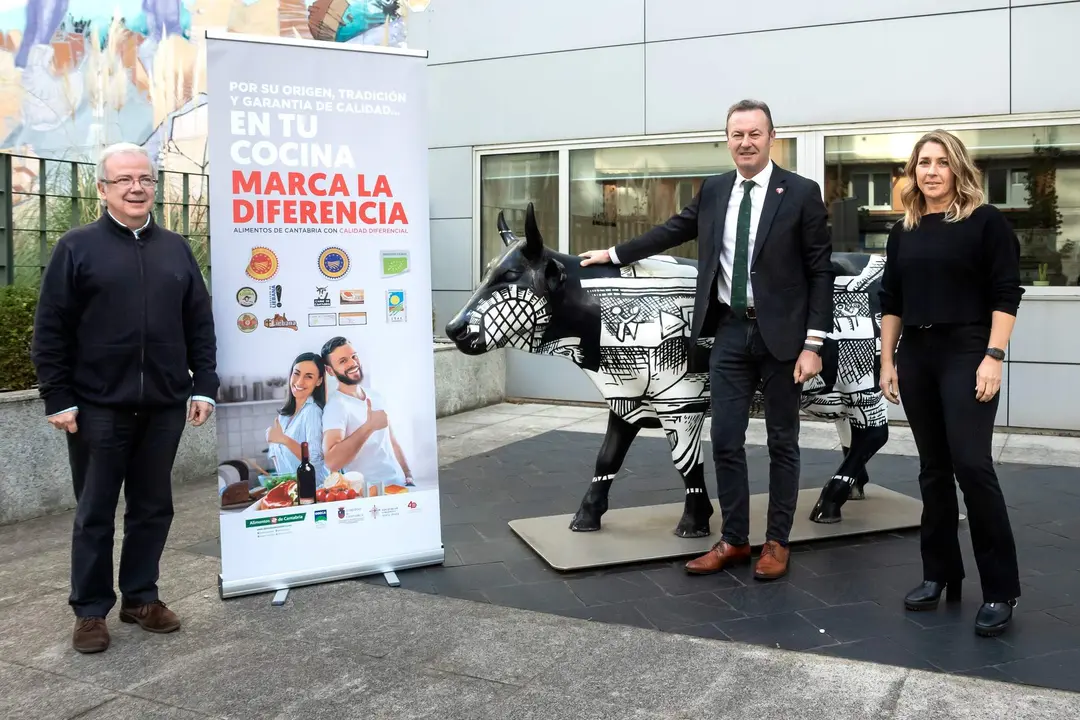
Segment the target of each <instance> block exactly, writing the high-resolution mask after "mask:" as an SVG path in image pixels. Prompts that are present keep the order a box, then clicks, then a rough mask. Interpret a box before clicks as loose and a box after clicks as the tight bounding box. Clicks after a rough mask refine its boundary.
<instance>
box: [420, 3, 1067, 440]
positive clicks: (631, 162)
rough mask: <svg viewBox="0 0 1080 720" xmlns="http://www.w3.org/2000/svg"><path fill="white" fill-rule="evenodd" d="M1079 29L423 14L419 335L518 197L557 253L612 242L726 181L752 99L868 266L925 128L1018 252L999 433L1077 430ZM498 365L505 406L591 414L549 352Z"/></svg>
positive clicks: (517, 225) (626, 12)
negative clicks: (737, 106)
mask: <svg viewBox="0 0 1080 720" xmlns="http://www.w3.org/2000/svg"><path fill="white" fill-rule="evenodd" d="M1077 28H1080V1H1071V2H1052V1H1049V0H1012V1H1011V2H1009V0H895V1H894V2H889V3H877V2H865V1H864V0H821V1H819V2H805V1H804V0H775V1H774V2H771V3H768V4H767V5H761V6H752V5H751V6H741V7H740V8H738V9H737V10H736V9H734V8H732V7H731V6H730V5H729V4H728V3H720V2H702V3H675V2H671V1H670V0H593V2H587V3H583V2H570V1H569V0H558V1H556V0H550V1H548V2H542V3H541V2H514V3H508V2H502V1H500V0H453V2H439V3H432V6H431V8H429V9H428V11H427V12H425V13H423V14H422V15H413V16H412V17H411V18H410V23H409V45H410V46H411V47H414V48H415V47H419V48H426V49H428V51H429V53H430V57H429V64H430V109H431V125H430V138H429V146H430V148H431V151H430V163H431V194H432V200H431V211H432V212H431V217H432V221H431V242H432V252H433V262H432V267H433V278H432V280H433V287H434V289H435V305H436V327H437V329H439V330H440V331H441V328H442V326H443V325H444V324H445V322H446V321H447V320H448V319H449V318H450V317H451V316H452V315H453V314H454V313H455V312H456V311H457V310H458V309H459V308H460V307H461V305H462V304H463V303H464V302H465V301H466V299H467V298H468V297H469V295H470V293H471V290H472V289H473V288H474V287H476V285H477V283H478V282H479V281H480V278H481V276H482V274H483V269H484V267H485V266H486V265H487V263H488V262H489V261H490V260H491V259H492V258H494V257H497V256H498V254H499V253H500V252H501V249H502V245H501V241H500V240H499V237H498V233H497V231H496V226H495V223H496V218H497V216H498V213H499V212H500V211H502V212H504V213H505V216H506V218H507V220H508V222H509V223H510V224H511V227H512V228H514V229H515V230H517V231H518V232H520V231H521V230H522V225H523V222H524V220H523V217H524V209H525V206H526V204H527V203H528V202H532V203H534V205H535V208H536V210H537V213H538V220H539V225H540V228H541V230H542V232H543V234H544V237H545V240H546V242H547V243H548V244H549V245H551V246H552V247H558V248H559V249H561V250H562V251H564V252H570V253H579V252H582V251H584V250H588V249H594V248H606V247H609V246H611V245H613V244H615V243H617V242H620V241H622V240H625V239H629V238H630V237H633V236H634V235H636V234H638V233H640V232H642V231H644V230H646V229H647V228H649V227H651V226H653V225H655V224H657V223H660V222H663V221H664V220H666V219H667V218H668V217H669V216H670V215H672V214H673V213H675V212H678V210H679V209H681V208H682V206H683V205H684V204H685V203H686V202H687V201H688V200H689V199H690V198H691V197H692V196H693V194H694V193H695V192H696V190H697V188H698V187H699V185H700V182H701V180H702V178H704V177H705V176H708V175H711V174H715V173H721V172H725V171H727V170H730V169H732V168H733V163H732V161H731V158H730V156H729V155H728V151H727V148H726V145H725V142H724V141H725V138H724V118H725V114H726V109H727V107H728V106H729V105H730V104H731V103H733V102H735V101H737V100H739V99H742V98H744V97H752V98H757V99H761V100H765V101H766V102H768V103H769V104H770V106H771V108H772V111H773V116H774V121H775V123H776V126H777V138H778V139H777V142H776V144H775V147H774V152H773V159H774V160H775V161H776V162H777V163H778V164H780V165H781V166H783V167H785V168H788V169H790V170H793V171H795V172H798V173H800V174H802V175H805V176H808V177H811V178H813V179H814V180H816V181H817V182H818V183H819V184H820V186H821V188H822V192H823V194H824V198H823V199H824V200H825V203H826V206H827V207H828V209H829V215H830V225H831V231H832V234H833V241H834V247H835V249H837V250H856V251H866V252H877V253H880V252H884V242H885V238H886V236H887V233H888V228H889V226H890V224H891V223H892V222H894V221H895V220H896V219H898V218H899V217H901V215H902V211H901V205H900V202H899V194H900V191H901V189H902V183H901V175H902V172H901V170H902V167H903V164H904V162H905V161H906V159H907V157H908V155H909V153H910V151H911V148H912V146H913V144H914V142H915V140H916V139H917V138H918V137H919V135H920V134H921V133H923V132H925V131H927V130H929V129H933V128H937V127H944V128H946V129H949V130H952V131H954V132H956V133H957V134H958V135H959V136H960V137H961V138H962V139H963V140H964V142H965V143H966V144H967V146H968V147H969V149H970V150H971V152H972V153H973V155H974V157H975V159H976V160H977V162H978V164H979V166H980V168H981V169H982V170H983V173H984V189H985V191H986V193H987V198H988V201H989V202H991V203H993V204H995V205H997V206H998V207H1000V208H1001V209H1002V210H1003V211H1004V212H1005V213H1006V215H1007V216H1008V217H1009V219H1010V221H1011V222H1012V223H1013V226H1014V227H1015V229H1016V232H1017V235H1018V237H1019V238H1020V242H1021V247H1022V273H1023V278H1024V283H1025V291H1026V292H1025V296H1024V301H1023V303H1022V305H1021V309H1020V315H1019V319H1018V323H1017V326H1016V329H1015V331H1014V334H1013V339H1012V343H1011V344H1010V347H1009V349H1008V358H1007V364H1006V371H1005V377H1004V381H1003V387H1002V391H1001V392H1002V402H1001V407H1000V411H999V414H998V423H999V425H1001V426H1012V427H1021V428H1039V429H1047V430H1080V383H1078V382H1077V380H1078V379H1080V332H1077V329H1078V328H1080V287H1078V283H1080V83H1077V82H1074V81H1073V80H1072V79H1071V75H1072V70H1073V69H1074V68H1076V67H1078V66H1080V43H1077V42H1076V39H1075V35H1076V30H1077ZM675 252H676V253H678V254H685V255H691V256H692V255H693V254H694V248H693V247H692V246H690V245H687V246H684V247H683V248H680V249H678V250H676V251H675ZM507 363H508V371H507V373H508V374H507V385H508V387H507V390H508V393H509V394H510V395H512V396H516V397H523V398H545V399H563V400H574V401H595V400H599V399H600V396H599V394H598V393H597V391H596V390H595V389H594V388H593V387H592V385H591V384H590V383H589V382H588V380H587V379H586V377H585V376H584V374H583V373H581V372H580V371H579V370H578V369H577V368H575V367H574V366H572V365H571V364H570V363H569V362H568V361H566V360H564V359H561V358H551V357H537V356H530V355H526V354H524V353H522V352H519V351H511V353H510V355H509V356H508V358H507ZM973 391H974V384H973ZM893 416H894V417H897V418H899V419H903V410H902V408H901V409H899V410H898V411H896V410H894V411H893Z"/></svg>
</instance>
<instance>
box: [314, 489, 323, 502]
mask: <svg viewBox="0 0 1080 720" xmlns="http://www.w3.org/2000/svg"><path fill="white" fill-rule="evenodd" d="M315 502H320V503H324V502H326V488H319V489H318V490H316V491H315Z"/></svg>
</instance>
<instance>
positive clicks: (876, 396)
mask: <svg viewBox="0 0 1080 720" xmlns="http://www.w3.org/2000/svg"><path fill="white" fill-rule="evenodd" d="M845 400H846V402H847V403H850V407H851V410H852V415H851V416H850V419H849V422H850V427H851V446H850V448H848V450H847V452H845V453H844V460H843V462H842V463H840V467H839V468H838V469H837V471H836V474H835V475H833V477H832V479H830V480H829V482H828V483H826V485H825V487H824V488H822V489H821V495H820V496H818V501H817V504H815V505H814V509H813V510H812V511H811V513H810V519H811V520H812V521H814V522H817V523H838V522H840V521H841V519H842V518H841V515H840V508H841V507H843V505H844V503H845V502H847V501H848V500H849V499H851V497H852V495H853V494H855V493H857V494H858V495H859V496H863V495H864V493H863V487H864V486H865V485H866V482H867V481H869V475H867V473H866V464H867V463H868V462H870V459H871V458H872V457H874V455H876V454H877V451H878V450H880V449H881V448H882V447H884V446H885V443H886V442H887V441H888V439H889V425H888V422H887V421H886V420H885V418H886V412H887V409H886V408H885V407H883V405H884V403H885V399H884V398H883V397H882V396H881V393H880V392H876V391H866V392H862V393H858V394H857V395H855V396H852V397H851V398H850V399H845ZM856 488H857V490H856Z"/></svg>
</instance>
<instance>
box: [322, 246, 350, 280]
mask: <svg viewBox="0 0 1080 720" xmlns="http://www.w3.org/2000/svg"><path fill="white" fill-rule="evenodd" d="M319 272H321V273H322V274H323V275H325V276H326V277H328V278H330V279H331V280H339V279H341V278H343V277H345V276H346V275H347V274H348V273H349V256H348V255H347V254H346V253H345V251H344V250H342V249H341V248H339V247H328V248H326V249H325V250H323V251H322V254H321V255H319Z"/></svg>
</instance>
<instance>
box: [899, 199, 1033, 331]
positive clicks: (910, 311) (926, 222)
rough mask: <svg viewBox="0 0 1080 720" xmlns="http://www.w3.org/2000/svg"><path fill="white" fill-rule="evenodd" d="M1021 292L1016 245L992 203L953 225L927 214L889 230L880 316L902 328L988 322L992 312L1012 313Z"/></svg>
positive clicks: (1015, 239)
mask: <svg viewBox="0 0 1080 720" xmlns="http://www.w3.org/2000/svg"><path fill="white" fill-rule="evenodd" d="M1023 294H1024V289H1023V288H1022V287H1021V285H1020V242H1019V240H1017V238H1016V233H1015V232H1013V229H1012V227H1010V225H1009V223H1008V221H1007V220H1006V219H1005V216H1004V215H1002V214H1001V211H1000V210H998V209H997V208H996V207H994V206H993V205H982V206H980V207H979V208H977V209H976V210H975V212H973V213H972V214H971V215H970V216H969V217H968V218H966V219H965V220H961V221H959V222H946V221H945V213H931V214H928V215H923V217H922V220H921V221H920V223H919V225H918V227H915V228H913V229H912V230H904V226H903V222H902V221H900V222H897V223H896V224H895V225H893V227H892V230H891V231H890V232H889V240H888V243H887V245H886V246H885V271H884V274H883V275H882V278H881V290H880V292H879V297H880V300H881V314H882V315H897V316H899V317H900V318H901V319H902V321H903V324H904V325H931V324H949V323H957V324H960V323H964V324H967V323H972V324H983V325H990V323H991V318H992V315H993V313H994V312H995V311H999V312H1004V313H1008V314H1010V315H1016V313H1017V310H1018V309H1019V307H1020V297H1021V296H1022V295H1023Z"/></svg>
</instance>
